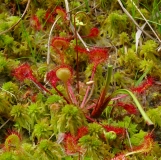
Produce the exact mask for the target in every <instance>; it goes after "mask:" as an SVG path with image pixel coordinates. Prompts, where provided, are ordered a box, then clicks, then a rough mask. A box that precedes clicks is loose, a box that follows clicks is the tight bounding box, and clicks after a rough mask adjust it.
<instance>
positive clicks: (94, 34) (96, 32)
mask: <svg viewBox="0 0 161 160" xmlns="http://www.w3.org/2000/svg"><path fill="white" fill-rule="evenodd" d="M98 35H99V29H98V28H95V27H94V28H91V30H90V33H89V35H88V36H87V37H97V36H98Z"/></svg>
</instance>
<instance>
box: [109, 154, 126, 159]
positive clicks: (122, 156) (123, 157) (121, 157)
mask: <svg viewBox="0 0 161 160" xmlns="http://www.w3.org/2000/svg"><path fill="white" fill-rule="evenodd" d="M111 160H127V159H126V157H125V155H124V154H121V155H118V156H116V157H114V158H112V159H111Z"/></svg>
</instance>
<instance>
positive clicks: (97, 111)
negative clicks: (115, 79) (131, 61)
mask: <svg viewBox="0 0 161 160" xmlns="http://www.w3.org/2000/svg"><path fill="white" fill-rule="evenodd" d="M112 70H113V66H112V65H108V72H107V78H106V82H105V87H104V88H103V91H102V92H101V95H100V97H99V99H98V101H97V104H96V106H95V108H94V110H93V111H92V114H91V116H92V117H99V116H100V115H101V114H102V112H103V110H104V109H105V108H106V105H107V104H108V103H109V101H110V100H111V96H108V97H107V98H106V94H107V90H108V88H109V85H110V82H111V77H112Z"/></svg>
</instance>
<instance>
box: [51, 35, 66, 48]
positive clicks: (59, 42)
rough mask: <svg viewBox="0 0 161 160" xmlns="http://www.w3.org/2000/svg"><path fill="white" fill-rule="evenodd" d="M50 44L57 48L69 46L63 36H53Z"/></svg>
mask: <svg viewBox="0 0 161 160" xmlns="http://www.w3.org/2000/svg"><path fill="white" fill-rule="evenodd" d="M51 46H52V47H53V48H57V49H59V50H63V49H67V48H68V47H69V40H68V39H67V38H63V37H54V38H53V39H52V40H51Z"/></svg>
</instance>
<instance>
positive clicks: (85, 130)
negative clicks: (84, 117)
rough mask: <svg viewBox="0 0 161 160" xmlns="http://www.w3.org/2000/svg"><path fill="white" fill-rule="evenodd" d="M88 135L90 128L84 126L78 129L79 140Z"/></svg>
mask: <svg viewBox="0 0 161 160" xmlns="http://www.w3.org/2000/svg"><path fill="white" fill-rule="evenodd" d="M86 134H88V128H87V127H85V126H83V127H81V128H79V129H78V131H77V136H76V137H77V139H79V138H81V137H83V136H84V135H86Z"/></svg>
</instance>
